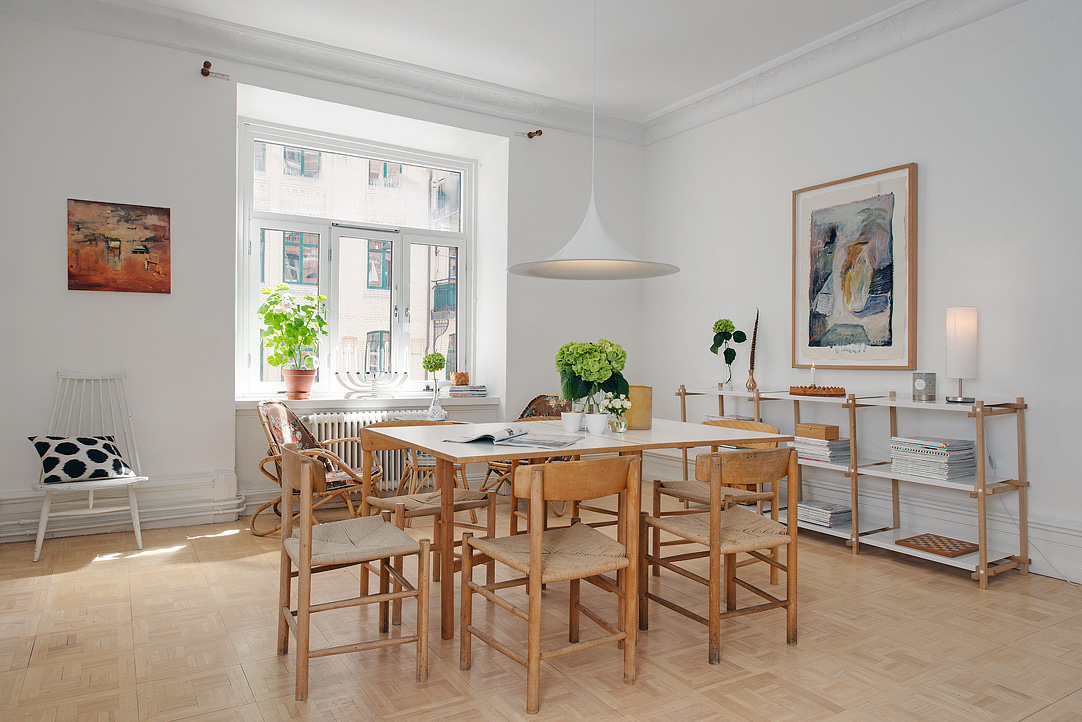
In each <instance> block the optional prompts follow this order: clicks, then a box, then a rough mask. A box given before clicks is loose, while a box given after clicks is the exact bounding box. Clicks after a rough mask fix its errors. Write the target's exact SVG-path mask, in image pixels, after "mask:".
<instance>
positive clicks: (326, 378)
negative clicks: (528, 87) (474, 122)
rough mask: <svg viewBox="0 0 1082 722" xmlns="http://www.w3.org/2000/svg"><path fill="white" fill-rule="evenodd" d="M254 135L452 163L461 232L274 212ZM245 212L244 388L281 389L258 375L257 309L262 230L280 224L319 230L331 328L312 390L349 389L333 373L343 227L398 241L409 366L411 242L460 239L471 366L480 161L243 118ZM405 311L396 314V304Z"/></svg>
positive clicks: (394, 326) (461, 358)
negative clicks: (263, 205)
mask: <svg viewBox="0 0 1082 722" xmlns="http://www.w3.org/2000/svg"><path fill="white" fill-rule="evenodd" d="M255 141H266V142H269V143H280V144H283V145H286V146H292V147H303V148H308V149H312V150H318V151H325V152H328V153H341V154H347V155H358V156H362V157H366V158H374V159H377V160H384V161H385V162H390V163H403V164H407V165H426V166H431V167H438V168H446V169H449V170H454V171H456V172H459V173H461V187H460V192H461V198H460V211H459V212H460V216H459V217H460V229H459V231H458V232H451V231H432V230H429V229H419V228H408V227H394V226H387V225H381V224H376V223H366V222H359V221H354V220H348V219H340V218H316V217H312V216H302V215H293V214H283V213H269V212H265V211H256V210H254V209H253V207H252V206H253V203H254V185H253V184H254V179H253V162H254V158H253V155H254V153H253V148H254V142H255ZM238 168H239V172H238V176H239V178H238V187H239V189H240V193H239V194H238V214H237V215H238V219H239V226H240V228H239V233H238V236H239V239H240V243H239V244H238V251H237V270H238V273H237V284H238V285H237V342H236V347H237V361H236V374H237V385H236V388H237V390H238V395H239V396H242V397H243V396H257V395H260V396H261V395H267V394H274V393H277V392H279V391H281V390H282V384H281V383H275V382H266V381H260V380H259V364H260V359H259V332H260V324H259V319H258V318H257V317H256V310H257V309H258V308H259V306H260V305H261V303H262V301H261V298H262V296H261V294H260V289H261V288H262V283H261V282H260V271H261V266H260V261H261V258H260V230H261V229H262V228H274V229H276V230H283V231H301V232H306V233H317V234H319V259H320V266H319V285H318V290H316V289H312V290H313V292H315V293H320V294H323V295H325V296H327V298H328V310H329V318H328V328H327V331H328V333H327V336H325V337H323V344H322V345H321V347H320V350H319V366H318V367H319V369H320V370H321V372H320V374H319V380H318V381H317V382H316V384H315V385H314V386H313V391H316V392H322V393H326V394H330V395H336V394H339V393H341V394H345V392H346V389H345V388H343V387H342V386H341V385H340V384H338V382H337V381H335V380H334V371H335V370H336V366H337V359H336V343H335V339H337V338H338V320H337V315H338V314H337V297H338V283H339V280H338V275H339V271H338V267H337V265H336V263H337V260H338V258H340V255H341V254H340V253H339V252H338V250H339V243H340V238H341V237H342V236H343V235H346V236H348V237H361V238H370V239H372V240H389V241H391V242H392V281H391V285H392V288H391V307H392V319H391V336H392V341H391V344H392V364H394V365H393V366H392V369H395V370H406V371H408V370H409V369H408V364H409V349H410V338H409V324H408V319H409V315H410V310H409V290H408V287H409V278H410V276H409V257H410V253H409V248H410V247H411V244H423V245H441V246H454V247H456V248H457V253H458V260H457V263H458V271H457V278H458V283H457V287H456V296H457V299H456V303H457V312H458V316H457V322H456V333H457V340H456V352H457V354H458V368H459V369H464V368H469V359H470V356H471V353H472V351H473V334H472V333H471V329H472V327H473V321H474V308H473V305H472V303H469V302H468V299H472V298H474V293H473V287H472V284H473V283H474V280H473V278H472V274H470V272H469V268H470V259H471V257H472V254H473V253H474V251H475V248H476V244H475V241H474V233H473V213H472V211H473V199H474V183H475V182H476V181H475V179H476V173H475V172H474V171H475V165H474V163H472V162H470V161H468V160H464V159H460V158H451V157H446V156H435V155H431V154H425V153H423V152H418V151H410V150H406V149H402V148H397V147H391V146H379V145H375V144H371V143H368V142H362V141H359V140H353V139H347V138H341V137H335V136H329V135H321V134H317V133H313V132H308V131H302V130H298V129H294V128H287V127H283V126H273V125H268V124H264V123H259V122H257V121H252V120H247V119H243V118H241V119H239V123H238ZM396 307H397V310H398V314H397V316H395V314H394V309H395V308H396ZM428 383H429V382H428V381H426V380H425V379H423V378H418V379H410V380H409V381H407V382H406V383H405V384H404V385H403V386H402V387H401V388H402V390H405V391H411V390H412V391H421V390H422V389H424V388H425V387H426V385H427V384H428Z"/></svg>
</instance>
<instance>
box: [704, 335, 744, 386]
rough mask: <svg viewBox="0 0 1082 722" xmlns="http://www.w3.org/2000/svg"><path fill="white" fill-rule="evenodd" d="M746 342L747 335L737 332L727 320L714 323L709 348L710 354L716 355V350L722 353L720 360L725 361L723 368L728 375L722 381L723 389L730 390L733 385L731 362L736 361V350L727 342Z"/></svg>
mask: <svg viewBox="0 0 1082 722" xmlns="http://www.w3.org/2000/svg"><path fill="white" fill-rule="evenodd" d="M747 340H748V335H747V334H746V333H744V332H743V331H737V330H736V325H735V324H734V323H733V322H732V321H730V320H729V319H727V318H719V319H718V320H717V321H715V322H714V343H713V344H712V345H711V346H710V353H713V354H715V355H716V354H717V352H718V350H719V349H720V350H721V351H722V358H723V359H724V360H725V368H726V369H727V372H728V375H727V376H726V377H725V381H723V382H722V383H723V385H724V386H725V388H732V384H733V361H736V349H735V348H732V347H731V346H729V342H730V341H732V342H733V343H744V342H745V341H747Z"/></svg>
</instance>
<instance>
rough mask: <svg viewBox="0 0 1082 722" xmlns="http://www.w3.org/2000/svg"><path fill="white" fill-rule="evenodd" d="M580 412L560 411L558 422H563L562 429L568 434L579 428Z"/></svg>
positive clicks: (580, 421)
mask: <svg viewBox="0 0 1082 722" xmlns="http://www.w3.org/2000/svg"><path fill="white" fill-rule="evenodd" d="M582 415H583V414H582V412H581V411H564V412H561V413H560V423H562V424H563V427H564V431H566V432H567V433H569V434H573V433H575V432H576V431H578V430H579V428H580V427H581V426H582Z"/></svg>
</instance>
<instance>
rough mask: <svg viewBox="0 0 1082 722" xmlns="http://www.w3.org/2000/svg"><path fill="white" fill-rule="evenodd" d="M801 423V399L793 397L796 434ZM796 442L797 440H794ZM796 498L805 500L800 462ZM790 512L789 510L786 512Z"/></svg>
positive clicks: (797, 470)
mask: <svg viewBox="0 0 1082 722" xmlns="http://www.w3.org/2000/svg"><path fill="white" fill-rule="evenodd" d="M799 423H800V400H799V399H797V398H796V397H795V396H794V397H793V433H794V434H796V425H797V424H799ZM794 443H795V442H794ZM796 485H797V486H796V498H797V501H804V469H803V467H802V466H801V465H800V464H797V465H796ZM786 513H789V512H786Z"/></svg>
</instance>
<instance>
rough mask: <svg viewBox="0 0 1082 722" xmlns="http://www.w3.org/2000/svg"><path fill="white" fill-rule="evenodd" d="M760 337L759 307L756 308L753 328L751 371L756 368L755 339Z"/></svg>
mask: <svg viewBox="0 0 1082 722" xmlns="http://www.w3.org/2000/svg"><path fill="white" fill-rule="evenodd" d="M758 338H759V309H758V308H757V309H755V328H753V329H752V330H751V354H750V357H749V358H750V366H749V367H748V370H749V371H754V370H755V341H756V339H758Z"/></svg>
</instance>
